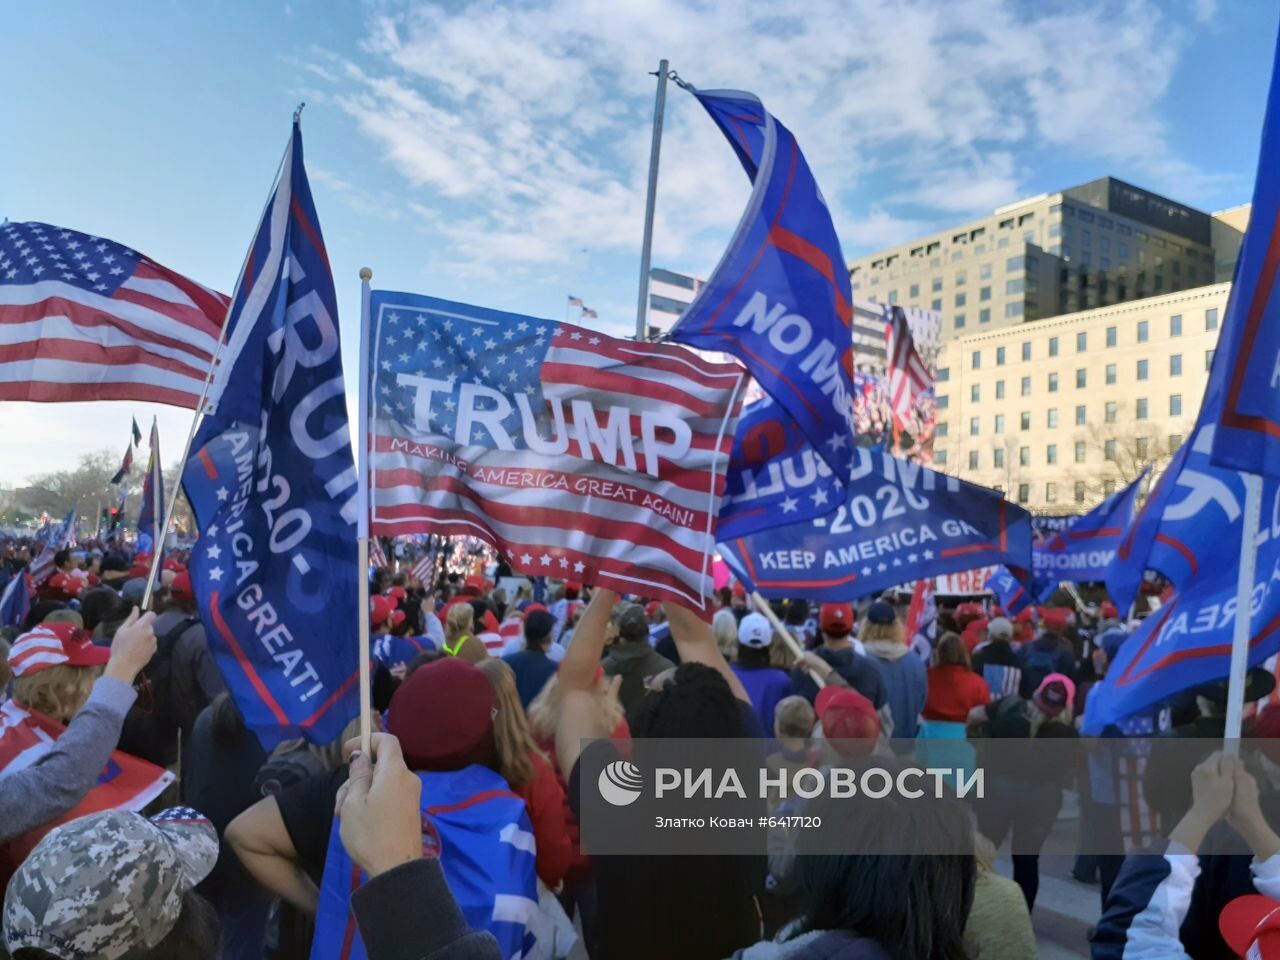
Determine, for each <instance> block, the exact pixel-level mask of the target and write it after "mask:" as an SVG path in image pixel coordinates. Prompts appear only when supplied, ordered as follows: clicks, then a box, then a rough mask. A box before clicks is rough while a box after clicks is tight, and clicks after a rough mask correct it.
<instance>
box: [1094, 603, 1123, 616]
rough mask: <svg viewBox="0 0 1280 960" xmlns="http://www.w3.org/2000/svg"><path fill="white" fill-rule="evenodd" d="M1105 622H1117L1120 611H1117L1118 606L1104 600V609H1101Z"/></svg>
mask: <svg viewBox="0 0 1280 960" xmlns="http://www.w3.org/2000/svg"><path fill="white" fill-rule="evenodd" d="M1099 613H1101V614H1102V619H1103V620H1115V619H1116V618H1117V617H1119V616H1120V611H1119V610H1117V609H1116V605H1115V604H1114V603H1112V602H1111V601H1110V600H1103V601H1102V607H1101V608H1100V609H1099Z"/></svg>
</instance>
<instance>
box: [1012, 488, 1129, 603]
mask: <svg viewBox="0 0 1280 960" xmlns="http://www.w3.org/2000/svg"><path fill="white" fill-rule="evenodd" d="M1146 477H1147V471H1146V470H1144V471H1142V474H1141V475H1140V476H1139V477H1138V478H1137V479H1136V480H1134V481H1133V482H1132V483H1130V484H1129V485H1128V486H1127V487H1125V488H1124V489H1123V490H1117V491H1116V492H1115V493H1113V494H1112V495H1111V496H1109V497H1107V499H1105V500H1103V501H1102V503H1100V504H1098V505H1097V506H1096V507H1094V508H1093V509H1092V510H1090V511H1089V512H1088V513H1086V514H1082V515H1081V516H1078V517H1070V518H1069V519H1068V520H1067V522H1066V524H1065V527H1064V529H1062V530H1059V531H1057V532H1055V533H1050V534H1049V535H1048V536H1047V537H1045V538H1044V540H1043V542H1041V543H1037V544H1036V545H1035V549H1034V550H1033V551H1032V572H1033V573H1034V575H1035V576H1036V577H1037V578H1038V579H1044V580H1046V581H1049V582H1051V583H1052V584H1054V585H1055V586H1056V585H1057V584H1058V583H1059V582H1061V581H1063V580H1072V581H1075V582H1086V581H1094V580H1104V579H1106V576H1107V572H1108V571H1109V570H1110V568H1111V563H1112V561H1113V560H1114V559H1115V553H1116V548H1117V547H1118V546H1119V545H1120V540H1121V538H1122V537H1123V536H1124V535H1125V533H1126V532H1127V531H1128V529H1129V526H1130V524H1132V523H1133V518H1134V516H1135V514H1136V511H1137V505H1138V495H1139V494H1140V493H1141V492H1142V485H1143V483H1144V482H1145V481H1146Z"/></svg>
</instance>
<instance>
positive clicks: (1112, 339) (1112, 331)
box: [1107, 327, 1116, 347]
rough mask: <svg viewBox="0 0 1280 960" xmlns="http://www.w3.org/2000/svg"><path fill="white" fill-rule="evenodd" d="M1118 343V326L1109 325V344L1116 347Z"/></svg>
mask: <svg viewBox="0 0 1280 960" xmlns="http://www.w3.org/2000/svg"><path fill="white" fill-rule="evenodd" d="M1115 345H1116V328H1115V327H1107V346H1108V347H1114V346H1115Z"/></svg>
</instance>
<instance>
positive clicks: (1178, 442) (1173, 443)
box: [1169, 433, 1182, 453]
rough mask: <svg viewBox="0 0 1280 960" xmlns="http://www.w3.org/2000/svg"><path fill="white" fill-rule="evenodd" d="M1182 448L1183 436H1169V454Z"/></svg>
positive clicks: (1175, 434)
mask: <svg viewBox="0 0 1280 960" xmlns="http://www.w3.org/2000/svg"><path fill="white" fill-rule="evenodd" d="M1180 446H1182V434H1180V433H1171V434H1169V452H1170V453H1172V452H1174V451H1175V450H1177V449H1178V448H1179V447H1180Z"/></svg>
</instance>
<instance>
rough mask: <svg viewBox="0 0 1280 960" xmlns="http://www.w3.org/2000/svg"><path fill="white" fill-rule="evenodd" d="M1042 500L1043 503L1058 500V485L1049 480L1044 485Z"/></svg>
mask: <svg viewBox="0 0 1280 960" xmlns="http://www.w3.org/2000/svg"><path fill="white" fill-rule="evenodd" d="M1044 502H1045V503H1057V502H1058V485H1057V484H1056V483H1054V482H1053V481H1052V480H1050V481H1049V482H1048V483H1046V484H1045V485H1044Z"/></svg>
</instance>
